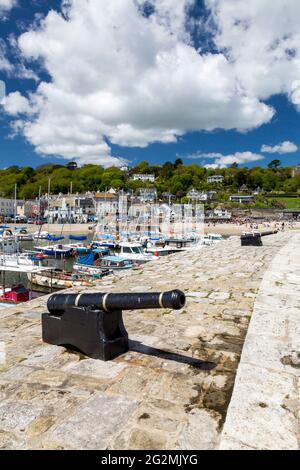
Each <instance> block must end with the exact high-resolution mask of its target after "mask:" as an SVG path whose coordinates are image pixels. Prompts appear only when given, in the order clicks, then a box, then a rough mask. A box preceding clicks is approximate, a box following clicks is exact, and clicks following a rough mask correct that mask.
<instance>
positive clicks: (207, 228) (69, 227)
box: [10, 222, 300, 236]
mask: <svg viewBox="0 0 300 470" xmlns="http://www.w3.org/2000/svg"><path fill="white" fill-rule="evenodd" d="M279 225H281V222H278V223H276V222H272V223H270V224H258V225H257V227H258V228H255V230H259V231H261V232H263V231H268V230H276V228H278V227H279ZM17 226H18V225H14V224H10V227H11V228H14V227H17ZM19 226H20V227H21V226H22V227H26V228H27V230H28V232H30V233H33V232H36V231H38V230H39V229H40V226H37V225H26V224H20V225H19ZM92 227H93V228H92ZM91 228H92V229H91ZM285 228H289V229H291V228H293V229H299V228H300V222H297V223H296V224H294V226H293V227H291V226H290V224H289V223H285ZM94 230H95V227H94V224H91V223H89V224H65V225H61V224H45V225H43V226H42V228H41V231H48V232H50V233H55V234H60V233H73V234H77V235H78V234H80V235H88V234H91V233H93V232H94ZM252 230H253V228H251V227H250V224H249V223H248V224H236V223H223V224H221V223H216V224H213V223H206V224H205V225H204V232H205V233H206V234H207V233H219V234H221V235H224V236H234V235H237V236H238V235H241V234H242V233H243V232H245V231H252Z"/></svg>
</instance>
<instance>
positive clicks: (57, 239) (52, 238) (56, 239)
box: [48, 235, 65, 242]
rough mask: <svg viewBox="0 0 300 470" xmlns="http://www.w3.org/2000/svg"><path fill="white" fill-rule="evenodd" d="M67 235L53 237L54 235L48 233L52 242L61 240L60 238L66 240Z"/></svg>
mask: <svg viewBox="0 0 300 470" xmlns="http://www.w3.org/2000/svg"><path fill="white" fill-rule="evenodd" d="M64 239H65V237H53V235H48V240H50V241H51V242H59V241H60V240H64Z"/></svg>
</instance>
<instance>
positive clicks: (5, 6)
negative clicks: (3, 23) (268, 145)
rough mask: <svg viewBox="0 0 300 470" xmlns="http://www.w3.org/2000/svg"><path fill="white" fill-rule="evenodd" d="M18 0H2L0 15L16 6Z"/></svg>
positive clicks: (0, 2)
mask: <svg viewBox="0 0 300 470" xmlns="http://www.w3.org/2000/svg"><path fill="white" fill-rule="evenodd" d="M16 4H17V0H0V17H1V16H2V15H4V14H5V13H7V12H8V11H9V10H11V9H12V8H13V7H14V6H16Z"/></svg>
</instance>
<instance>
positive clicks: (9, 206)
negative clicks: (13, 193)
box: [0, 197, 16, 217]
mask: <svg viewBox="0 0 300 470" xmlns="http://www.w3.org/2000/svg"><path fill="white" fill-rule="evenodd" d="M15 211H16V208H15V201H14V199H6V198H3V197H1V198H0V216H1V217H13V216H14V214H15Z"/></svg>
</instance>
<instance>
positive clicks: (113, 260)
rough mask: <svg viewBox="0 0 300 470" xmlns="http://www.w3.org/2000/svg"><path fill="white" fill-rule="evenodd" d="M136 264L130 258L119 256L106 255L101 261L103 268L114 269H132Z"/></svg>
mask: <svg viewBox="0 0 300 470" xmlns="http://www.w3.org/2000/svg"><path fill="white" fill-rule="evenodd" d="M135 266H136V264H135V263H133V262H132V261H130V260H129V259H126V258H121V257H119V256H104V258H102V260H101V263H100V268H101V269H112V270H113V271H121V270H124V269H132V268H134V267H135Z"/></svg>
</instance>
